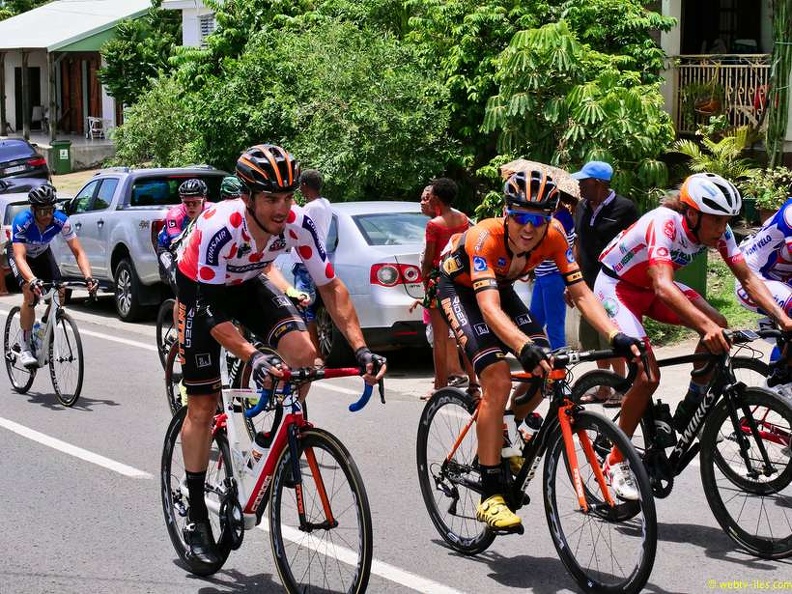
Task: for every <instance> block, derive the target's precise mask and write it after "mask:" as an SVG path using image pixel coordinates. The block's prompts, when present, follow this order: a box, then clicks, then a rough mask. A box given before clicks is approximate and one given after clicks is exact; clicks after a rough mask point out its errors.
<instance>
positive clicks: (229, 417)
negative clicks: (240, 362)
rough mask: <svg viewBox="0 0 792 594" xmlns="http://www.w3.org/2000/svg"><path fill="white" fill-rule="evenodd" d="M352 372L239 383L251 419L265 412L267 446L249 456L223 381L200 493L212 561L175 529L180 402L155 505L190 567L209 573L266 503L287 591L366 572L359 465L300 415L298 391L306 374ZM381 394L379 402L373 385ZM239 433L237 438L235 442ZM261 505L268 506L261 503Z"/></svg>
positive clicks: (368, 537) (182, 494) (179, 515)
mask: <svg viewBox="0 0 792 594" xmlns="http://www.w3.org/2000/svg"><path fill="white" fill-rule="evenodd" d="M359 375H361V370H360V369H359V368H356V367H351V368H334V369H331V368H322V367H305V368H299V369H292V370H290V371H288V370H287V371H286V372H285V376H284V378H282V379H280V380H279V379H277V378H273V380H272V381H273V385H272V387H271V388H269V389H255V390H249V391H248V397H250V398H253V399H254V400H255V401H256V405H255V406H254V407H253V408H251V409H250V410H246V411H245V413H244V414H245V416H247V417H250V418H253V417H255V416H256V415H258V414H259V413H260V412H262V411H268V412H271V413H273V414H272V416H271V417H270V419H271V426H270V428H269V431H267V432H265V433H264V437H265V438H266V441H267V445H268V447H269V450H268V451H267V452H266V454H265V455H264V456H262V457H261V459H260V460H258V462H256V461H255V460H254V459H253V458H252V457H251V453H250V449H251V447H250V443H249V440H244V438H240V435H239V431H238V429H237V418H238V414H237V412H238V409H237V408H236V404H235V401H236V400H237V398H239V396H240V392H239V391H233V392H232V391H230V390H222V392H221V393H222V406H223V411H222V412H221V413H219V414H218V415H216V416H215V418H214V423H213V427H212V444H211V452H210V461H209V469H208V471H207V478H206V485H205V498H206V505H207V507H208V509H209V513H210V518H211V522H212V528H213V533H214V535H215V538H216V546H217V550H218V552H219V556H220V561H219V562H218V563H216V564H213V565H207V564H204V563H201V562H200V561H198V560H197V559H195V558H193V557H192V556H190V555H189V546H188V545H187V543H186V542H185V540H184V532H183V529H184V527H185V525H186V523H187V518H188V512H189V507H190V501H189V494H188V491H187V487H186V482H185V470H184V462H183V458H182V449H181V430H182V425H183V422H184V418H185V416H186V413H187V407H182V408H180V409H179V410H178V411H177V413H176V414H175V415H174V417H173V419H172V420H171V423H170V426H169V427H168V431H167V434H166V436H165V444H164V447H163V452H162V467H161V484H162V491H161V492H162V507H163V512H164V514H165V522H166V525H167V529H168V534H169V535H170V539H171V542H172V543H173V546H174V548H175V549H176V552H177V554H178V555H179V558H180V559H181V560H182V562H183V563H185V564H186V565H187V567H188V568H189V570H190V571H191V572H192V573H195V574H197V575H210V574H212V573H215V572H216V571H218V570H219V569H220V568H221V567H222V566H223V564H224V563H225V562H226V560H227V558H228V556H229V554H230V552H231V551H232V550H235V549H237V548H239V547H240V545H241V544H242V541H243V538H244V534H245V531H247V530H250V529H252V528H254V527H255V526H257V525H258V524H259V523H260V522H261V520H262V517H263V515H264V511H265V508H268V509H269V534H270V543H271V545H272V552H273V556H274V558H275V564H276V566H277V570H278V574H279V576H280V579H281V582H282V583H283V585H284V586H285V588H286V590H287V591H288V592H290V593H296V592H308V591H311V592H313V591H321V592H345V593H350V594H358V593H362V592H364V591H365V590H366V587H367V584H368V580H369V576H370V573H371V562H372V555H373V551H372V547H373V544H372V538H373V537H372V527H371V510H370V508H369V502H368V497H367V495H366V490H365V487H364V485H363V480H362V479H361V477H360V473H359V471H358V469H357V466H356V465H355V462H354V461H353V460H352V456H351V455H350V453H349V451H348V450H347V449H346V448H345V447H344V445H343V444H342V443H341V441H340V440H339V439H338V438H336V437H335V436H333V435H332V434H331V433H329V432H328V431H325V430H323V429H320V428H318V427H315V426H314V425H312V424H311V423H309V422H308V421H307V420H306V419H305V417H304V415H303V411H302V405H301V403H300V400H299V397H298V392H299V388H300V387H301V386H303V385H305V384H307V383H310V382H313V381H316V380H320V379H330V378H338V377H350V376H359ZM371 394H372V387H371V386H369V385H366V387H365V389H364V391H363V394H362V395H361V397H360V399H359V400H358V401H357V402H355V403H353V404H351V405H349V409H350V410H351V411H357V410H360V409H362V408H363V407H364V406H365V405H366V403H367V402H368V400H369V398H370V396H371ZM380 398H381V400H382V402H384V401H385V400H384V396H383V391H382V384H380ZM243 441H244V442H245V443H243ZM267 504H268V505H267Z"/></svg>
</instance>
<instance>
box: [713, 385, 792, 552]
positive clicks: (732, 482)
mask: <svg viewBox="0 0 792 594" xmlns="http://www.w3.org/2000/svg"><path fill="white" fill-rule="evenodd" d="M737 406H738V410H737V413H738V421H739V425H738V426H737V427H735V426H734V424H733V423H732V419H731V417H730V416H729V408H728V402H727V401H726V400H721V401H720V402H718V404H717V405H716V406H715V407H714V408H713V410H712V412H711V413H710V415H709V417H708V418H707V421H706V424H705V425H704V431H703V433H702V436H701V454H700V456H701V482H702V485H703V487H704V493H705V495H706V496H707V501H708V502H709V505H710V508H711V509H712V513H713V514H714V515H715V518H716V519H717V520H718V523H719V524H720V525H721V527H722V528H723V529H724V531H725V532H726V534H728V535H729V537H730V538H731V539H732V540H733V541H734V542H736V543H737V544H738V545H740V546H742V547H744V548H745V549H746V550H747V551H748V552H750V553H751V554H753V555H756V556H758V557H762V558H765V559H781V558H784V557H789V556H792V486H791V485H790V482H792V463H791V460H790V436H792V408H790V406H789V404H788V403H787V402H786V401H785V400H784V399H783V398H781V397H780V396H778V395H777V394H774V393H772V392H770V391H768V390H764V389H762V388H747V389H746V390H745V391H744V393H743V394H742V395H741V396H740V398H739V402H738V403H737ZM752 427H756V429H757V434H754V431H753V429H752ZM738 434H741V435H742V436H743V437H744V438H745V439H746V440H747V444H748V449H747V452H746V453H747V457H748V459H749V460H750V464H751V469H752V470H749V468H748V465H747V464H746V462H745V460H744V459H743V456H742V455H741V452H740V444H739V441H738ZM762 449H764V451H765V452H766V454H767V457H765V456H764V455H763V454H762Z"/></svg>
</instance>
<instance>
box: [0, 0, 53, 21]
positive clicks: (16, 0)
mask: <svg viewBox="0 0 792 594" xmlns="http://www.w3.org/2000/svg"><path fill="white" fill-rule="evenodd" d="M51 1H52V0H4V1H0V21H3V20H5V19H7V18H9V17H12V16H16V15H18V14H22V13H23V12H27V11H28V10H33V9H34V8H37V7H39V6H42V5H44V4H47V3H48V2H51Z"/></svg>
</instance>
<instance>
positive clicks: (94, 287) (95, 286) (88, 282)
mask: <svg viewBox="0 0 792 594" xmlns="http://www.w3.org/2000/svg"><path fill="white" fill-rule="evenodd" d="M85 287H86V288H87V289H88V293H90V294H91V295H96V291H98V290H99V283H98V282H96V280H95V279H94V278H93V277H92V276H86V277H85Z"/></svg>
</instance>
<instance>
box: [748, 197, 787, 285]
mask: <svg viewBox="0 0 792 594" xmlns="http://www.w3.org/2000/svg"><path fill="white" fill-rule="evenodd" d="M740 249H741V250H742V252H743V255H744V256H745V261H746V262H747V263H748V267H749V268H750V269H751V270H753V271H754V272H755V273H756V274H758V275H759V276H760V277H762V278H766V279H770V280H778V281H781V282H784V283H787V284H789V283H790V280H792V198H789V199H788V200H787V201H786V202H784V204H783V205H782V206H781V208H779V209H778V212H777V213H775V214H774V215H773V216H772V217H770V218H769V219H767V220H766V221H765V222H764V225H762V228H761V229H759V231H757V232H756V233H755V234H754V235H751V236H750V237H746V238H745V240H743V242H742V243H741V244H740Z"/></svg>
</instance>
